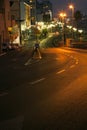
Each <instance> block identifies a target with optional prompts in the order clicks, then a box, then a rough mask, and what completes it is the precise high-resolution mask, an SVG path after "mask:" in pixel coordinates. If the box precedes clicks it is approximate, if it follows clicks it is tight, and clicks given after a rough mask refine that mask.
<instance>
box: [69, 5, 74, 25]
mask: <svg viewBox="0 0 87 130" xmlns="http://www.w3.org/2000/svg"><path fill="white" fill-rule="evenodd" d="M69 9H71V11H72V16H71V20H72V26H73V20H74V5H72V4H70V5H69Z"/></svg>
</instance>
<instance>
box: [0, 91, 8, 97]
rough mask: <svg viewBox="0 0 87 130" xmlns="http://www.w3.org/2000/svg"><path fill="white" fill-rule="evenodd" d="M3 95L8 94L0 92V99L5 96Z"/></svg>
mask: <svg viewBox="0 0 87 130" xmlns="http://www.w3.org/2000/svg"><path fill="white" fill-rule="evenodd" d="M5 95H8V93H7V92H1V93H0V97H2V96H5Z"/></svg>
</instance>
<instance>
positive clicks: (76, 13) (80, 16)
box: [74, 10, 82, 28]
mask: <svg viewBox="0 0 87 130" xmlns="http://www.w3.org/2000/svg"><path fill="white" fill-rule="evenodd" d="M74 18H75V21H76V24H77V28H78V23H79V21H80V20H81V19H82V13H81V11H79V10H77V11H76V12H75V13H74Z"/></svg>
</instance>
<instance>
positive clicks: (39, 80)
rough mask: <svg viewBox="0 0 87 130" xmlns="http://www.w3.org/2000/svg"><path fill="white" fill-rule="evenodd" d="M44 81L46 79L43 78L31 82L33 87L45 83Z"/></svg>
mask: <svg viewBox="0 0 87 130" xmlns="http://www.w3.org/2000/svg"><path fill="white" fill-rule="evenodd" d="M43 80H45V78H41V79H38V80H35V81H33V82H30V84H31V85H34V84H37V83H39V82H41V81H43Z"/></svg>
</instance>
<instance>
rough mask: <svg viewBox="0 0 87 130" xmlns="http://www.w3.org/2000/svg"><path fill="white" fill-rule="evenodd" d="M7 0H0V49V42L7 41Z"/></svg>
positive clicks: (8, 22)
mask: <svg viewBox="0 0 87 130" xmlns="http://www.w3.org/2000/svg"><path fill="white" fill-rule="evenodd" d="M10 16H11V15H10V4H9V0H0V50H1V48H2V43H4V42H9V38H10V37H9V32H8V28H9V27H10V26H11V17H10Z"/></svg>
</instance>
